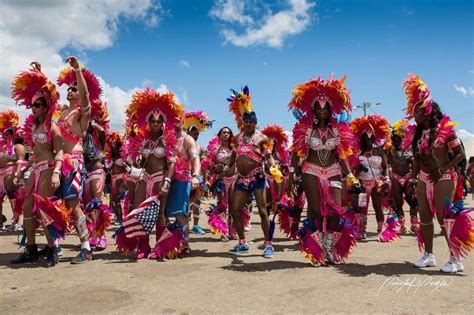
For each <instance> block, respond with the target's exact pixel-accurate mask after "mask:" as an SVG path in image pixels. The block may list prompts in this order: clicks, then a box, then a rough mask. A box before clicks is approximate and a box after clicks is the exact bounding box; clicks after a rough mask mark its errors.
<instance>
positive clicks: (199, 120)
mask: <svg viewBox="0 0 474 315" xmlns="http://www.w3.org/2000/svg"><path fill="white" fill-rule="evenodd" d="M212 123H213V122H212V120H209V117H208V116H207V114H206V113H205V112H203V111H196V112H186V113H185V114H184V129H185V130H189V129H190V128H191V127H196V128H198V129H199V132H203V131H204V130H206V129H208V128H212Z"/></svg>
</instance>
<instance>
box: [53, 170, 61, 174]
mask: <svg viewBox="0 0 474 315" xmlns="http://www.w3.org/2000/svg"><path fill="white" fill-rule="evenodd" d="M53 174H58V175H59V174H61V171H60V170H58V169H57V168H55V169H54V170H53Z"/></svg>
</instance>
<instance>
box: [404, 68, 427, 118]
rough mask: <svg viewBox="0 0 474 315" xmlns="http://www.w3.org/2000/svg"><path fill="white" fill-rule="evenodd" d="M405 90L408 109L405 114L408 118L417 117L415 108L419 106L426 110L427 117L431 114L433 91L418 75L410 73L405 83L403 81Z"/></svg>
mask: <svg viewBox="0 0 474 315" xmlns="http://www.w3.org/2000/svg"><path fill="white" fill-rule="evenodd" d="M403 89H404V90H405V95H406V99H407V107H406V108H405V114H406V116H407V118H409V119H411V118H413V117H415V107H416V105H417V104H419V103H420V105H419V106H421V108H423V109H424V112H425V115H429V114H430V113H431V109H432V106H431V91H430V89H429V88H428V86H427V85H426V84H425V82H423V81H422V80H421V78H420V77H419V76H417V75H416V74H413V73H410V74H408V77H407V78H406V80H405V81H403Z"/></svg>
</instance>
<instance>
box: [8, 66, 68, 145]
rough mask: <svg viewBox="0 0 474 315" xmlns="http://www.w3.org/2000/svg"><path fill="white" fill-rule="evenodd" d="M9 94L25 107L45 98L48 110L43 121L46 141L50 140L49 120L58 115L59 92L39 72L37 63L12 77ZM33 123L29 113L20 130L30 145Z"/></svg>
mask: <svg viewBox="0 0 474 315" xmlns="http://www.w3.org/2000/svg"><path fill="white" fill-rule="evenodd" d="M11 95H12V98H13V99H14V100H15V101H16V103H17V104H19V105H23V106H26V108H31V105H32V104H33V103H34V102H35V101H36V100H37V99H39V98H44V99H45V100H46V104H47V106H48V112H47V114H46V119H45V122H44V123H45V129H46V134H47V136H48V141H51V140H52V134H51V122H52V120H53V119H56V118H58V117H59V112H57V107H58V101H59V92H58V90H57V88H56V85H55V84H54V83H53V82H52V81H50V80H48V78H47V77H46V75H45V74H44V73H43V72H41V65H40V64H39V63H32V65H31V68H30V69H28V70H26V71H23V72H20V73H19V74H18V75H17V76H16V77H15V78H14V79H13V82H12V84H11ZM35 125H36V123H35V119H34V116H33V115H32V114H31V115H29V116H28V117H27V118H26V120H25V122H24V124H23V126H22V127H21V131H20V132H21V133H22V135H23V137H24V139H25V142H26V143H27V144H28V145H30V146H33V145H34V143H33V140H32V132H33V128H34V127H35Z"/></svg>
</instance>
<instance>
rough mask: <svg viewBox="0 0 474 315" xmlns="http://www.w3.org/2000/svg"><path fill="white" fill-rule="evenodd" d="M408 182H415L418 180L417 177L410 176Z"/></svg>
mask: <svg viewBox="0 0 474 315" xmlns="http://www.w3.org/2000/svg"><path fill="white" fill-rule="evenodd" d="M408 182H409V183H412V184H416V183H417V182H418V179H416V178H410V179H409V180H408Z"/></svg>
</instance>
